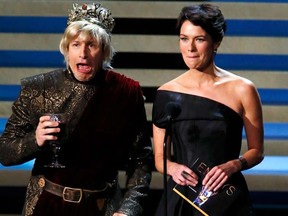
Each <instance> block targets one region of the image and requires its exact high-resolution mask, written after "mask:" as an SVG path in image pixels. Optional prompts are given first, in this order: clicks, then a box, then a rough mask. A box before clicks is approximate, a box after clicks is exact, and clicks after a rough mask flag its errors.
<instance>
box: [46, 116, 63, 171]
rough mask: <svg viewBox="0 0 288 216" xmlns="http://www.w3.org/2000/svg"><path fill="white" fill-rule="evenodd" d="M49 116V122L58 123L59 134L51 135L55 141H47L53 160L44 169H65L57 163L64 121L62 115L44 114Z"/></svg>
mask: <svg viewBox="0 0 288 216" xmlns="http://www.w3.org/2000/svg"><path fill="white" fill-rule="evenodd" d="M45 115H49V116H50V121H57V122H59V126H58V127H59V128H60V132H59V133H53V134H52V135H53V136H57V140H49V141H47V142H48V144H49V146H50V149H51V150H52V152H53V159H52V162H51V163H50V164H47V165H45V167H50V168H65V166H64V165H62V164H60V163H59V161H58V157H59V152H60V149H61V139H62V137H63V133H64V129H65V128H64V127H65V120H64V115H63V114H60V113H50V114H45Z"/></svg>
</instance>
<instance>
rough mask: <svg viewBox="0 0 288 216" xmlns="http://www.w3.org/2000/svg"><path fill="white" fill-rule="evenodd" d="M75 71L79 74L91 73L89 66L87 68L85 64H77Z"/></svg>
mask: <svg viewBox="0 0 288 216" xmlns="http://www.w3.org/2000/svg"><path fill="white" fill-rule="evenodd" d="M77 69H78V71H79V72H82V73H88V72H90V71H91V66H89V65H87V64H82V63H79V64H77Z"/></svg>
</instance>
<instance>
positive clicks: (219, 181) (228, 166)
mask: <svg viewBox="0 0 288 216" xmlns="http://www.w3.org/2000/svg"><path fill="white" fill-rule="evenodd" d="M239 166H241V165H240V164H239V161H238V160H233V161H228V162H227V163H224V164H221V165H219V166H215V167H213V168H212V169H211V170H210V171H209V172H208V173H207V174H206V176H205V178H204V179H203V182H202V184H203V185H204V186H205V188H206V189H208V190H209V191H213V192H216V191H217V190H219V189H220V188H221V187H222V186H223V185H224V184H225V182H226V181H227V180H228V179H229V177H230V176H231V175H232V174H233V173H235V172H237V171H239V170H240V169H241V167H239Z"/></svg>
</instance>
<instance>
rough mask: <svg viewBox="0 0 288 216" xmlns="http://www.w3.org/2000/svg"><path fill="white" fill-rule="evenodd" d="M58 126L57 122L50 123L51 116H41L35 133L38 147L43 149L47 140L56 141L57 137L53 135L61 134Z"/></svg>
mask: <svg viewBox="0 0 288 216" xmlns="http://www.w3.org/2000/svg"><path fill="white" fill-rule="evenodd" d="M58 126H59V123H58V122H57V121H50V116H41V117H40V119H39V123H38V126H37V128H36V132H35V136H36V142H37V145H38V146H39V147H41V146H43V145H44V144H45V141H46V140H56V139H57V136H53V135H51V134H52V133H58V132H60V128H59V127H58Z"/></svg>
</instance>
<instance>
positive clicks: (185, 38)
mask: <svg viewBox="0 0 288 216" xmlns="http://www.w3.org/2000/svg"><path fill="white" fill-rule="evenodd" d="M179 37H180V42H179V43H180V51H181V54H182V57H183V60H184V62H185V64H186V65H187V67H188V68H189V69H197V70H199V71H204V70H205V69H206V68H207V67H209V66H210V65H211V64H212V63H213V61H214V52H213V51H214V49H217V47H218V45H217V44H215V43H213V40H212V38H211V36H210V35H209V34H208V33H207V32H206V31H205V30H204V29H203V28H202V27H201V26H195V25H194V24H192V23H191V22H190V21H189V20H186V21H184V22H183V24H182V26H181V29H180V36H179Z"/></svg>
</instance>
